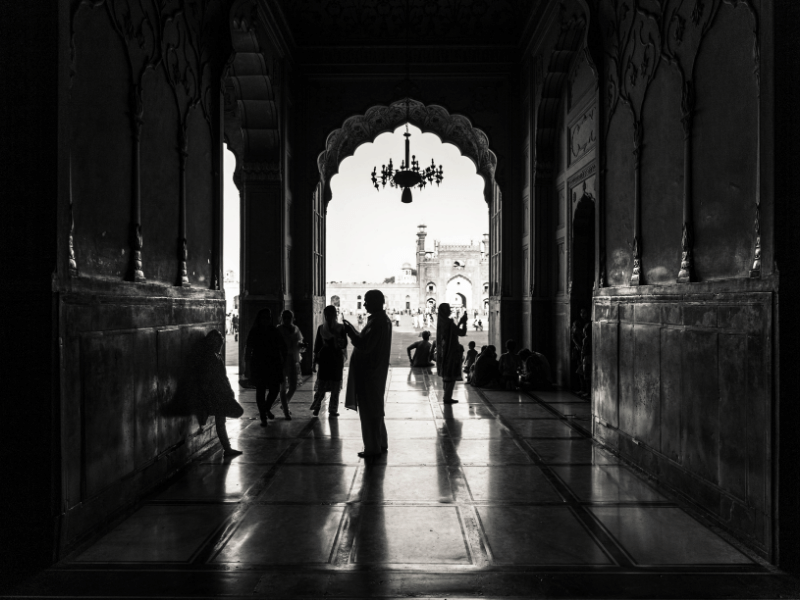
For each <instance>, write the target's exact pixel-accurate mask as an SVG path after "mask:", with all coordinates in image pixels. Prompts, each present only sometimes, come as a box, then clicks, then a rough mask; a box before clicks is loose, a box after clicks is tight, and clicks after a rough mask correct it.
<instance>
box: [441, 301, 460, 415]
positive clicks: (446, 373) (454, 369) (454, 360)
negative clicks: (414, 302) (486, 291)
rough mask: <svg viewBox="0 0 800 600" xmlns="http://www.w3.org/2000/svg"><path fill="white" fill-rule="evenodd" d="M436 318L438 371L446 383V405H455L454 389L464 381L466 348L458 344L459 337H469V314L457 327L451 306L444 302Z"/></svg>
mask: <svg viewBox="0 0 800 600" xmlns="http://www.w3.org/2000/svg"><path fill="white" fill-rule="evenodd" d="M438 313H439V314H438V316H437V318H436V370H437V372H438V373H439V376H440V377H441V378H442V381H443V382H444V398H443V400H444V402H445V404H455V403H456V402H458V400H453V389H454V388H455V386H456V381H462V380H463V378H462V376H461V364H462V362H463V360H464V346H462V345H461V344H460V343H459V342H458V338H459V336H465V335H467V313H464V314H463V315H462V316H461V319H459V321H458V325H456V324H455V323H454V322H453V320H452V319H451V318H450V305H449V304H448V303H447V302H442V303H441V304H440V305H439V311H438Z"/></svg>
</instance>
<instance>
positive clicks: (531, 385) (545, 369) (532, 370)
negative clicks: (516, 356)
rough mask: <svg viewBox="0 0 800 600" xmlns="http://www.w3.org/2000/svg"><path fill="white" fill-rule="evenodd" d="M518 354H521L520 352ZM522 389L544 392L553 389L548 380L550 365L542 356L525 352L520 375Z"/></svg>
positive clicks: (537, 353)
mask: <svg viewBox="0 0 800 600" xmlns="http://www.w3.org/2000/svg"><path fill="white" fill-rule="evenodd" d="M520 354H522V353H521V352H520ZM521 384H522V388H523V389H526V390H538V391H541V392H546V391H549V390H552V389H553V383H552V381H551V380H550V363H549V362H548V360H547V358H545V355H544V354H540V353H539V352H531V351H530V350H528V351H527V354H526V356H525V364H524V367H523V375H522V381H521Z"/></svg>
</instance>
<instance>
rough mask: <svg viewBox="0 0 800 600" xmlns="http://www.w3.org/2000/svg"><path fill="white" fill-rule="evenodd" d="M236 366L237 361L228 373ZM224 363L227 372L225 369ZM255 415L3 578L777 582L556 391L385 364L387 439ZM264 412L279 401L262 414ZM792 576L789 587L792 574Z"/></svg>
mask: <svg viewBox="0 0 800 600" xmlns="http://www.w3.org/2000/svg"><path fill="white" fill-rule="evenodd" d="M233 375H234V376H235V372H234V373H233ZM234 378H235V377H234ZM311 390H312V382H306V383H305V384H304V385H303V386H302V387H301V388H300V390H299V391H298V392H297V395H296V397H295V399H294V401H293V403H292V410H293V412H294V419H293V420H292V421H285V420H283V419H282V418H281V417H280V416H279V417H278V418H276V419H275V420H274V421H270V423H269V426H268V427H267V428H262V427H260V424H259V422H258V420H256V418H255V416H256V410H255V404H254V398H253V392H251V391H242V392H241V398H240V399H241V401H242V402H243V405H244V406H245V408H246V413H245V417H244V418H243V419H241V420H238V421H229V428H230V433H231V438H232V439H233V440H234V445H235V446H237V447H238V448H240V449H242V450H243V451H244V454H243V455H241V456H239V457H236V458H233V459H224V458H223V457H222V456H221V452H220V450H218V449H216V448H215V449H213V451H211V452H209V453H207V454H206V455H205V456H203V457H202V458H200V459H199V460H197V461H196V462H195V463H194V464H192V465H191V466H190V467H189V468H188V469H187V470H186V471H185V472H184V473H183V474H182V475H181V476H180V477H179V478H177V479H176V480H175V481H174V482H172V483H171V484H170V485H168V486H166V487H165V488H164V489H162V490H160V491H159V492H158V493H157V494H155V495H153V496H152V497H151V498H149V500H148V501H147V502H145V503H144V504H143V505H142V506H141V507H140V508H139V509H138V510H137V511H136V512H134V513H133V514H132V515H131V516H130V517H129V518H128V519H127V520H125V521H123V522H122V523H121V524H119V525H118V526H117V527H116V528H114V529H113V530H111V531H110V532H109V533H107V534H106V535H105V536H104V537H102V538H101V539H99V540H98V541H96V542H95V543H94V544H93V545H91V546H89V547H88V548H85V549H84V550H83V551H81V552H79V553H77V554H76V555H74V556H71V557H70V558H69V559H68V560H65V561H63V562H62V563H61V564H59V565H57V566H56V567H55V568H53V569H50V570H49V571H47V572H45V573H44V574H42V575H41V576H39V577H38V578H36V579H34V580H32V581H31V582H29V583H28V584H27V585H25V586H23V588H21V589H20V594H22V595H36V594H41V595H51V596H76V595H88V596H95V597H113V596H129V597H130V596H142V597H154V596H170V597H171V596H179V597H187V596H192V597H211V596H217V595H229V596H234V597H236V596H249V597H252V596H253V595H264V596H269V597H310V598H320V597H323V596H326V597H327V596H333V597H370V596H381V597H408V596H414V595H437V596H442V597H453V596H464V597H470V596H478V595H480V596H482V597H492V596H524V597H534V596H549V597H620V596H636V597H640V596H645V595H646V596H648V597H712V596H716V597H723V596H724V597H740V596H741V597H777V595H778V594H781V593H783V594H791V593H792V592H787V591H786V590H787V589H795V588H794V587H793V586H794V585H795V582H794V580H793V579H791V578H789V577H787V576H786V575H783V574H781V573H779V572H776V571H774V570H771V569H769V568H767V567H766V566H764V564H763V563H761V562H759V561H757V560H755V559H753V558H752V557H750V556H748V555H747V554H745V553H743V552H742V551H741V550H739V549H737V547H735V546H734V545H733V544H732V543H730V542H729V541H726V540H725V539H724V538H723V537H722V536H721V535H719V534H718V533H715V532H714V531H712V530H711V529H709V528H707V527H705V526H704V525H702V524H701V523H699V522H698V521H696V520H695V519H693V518H692V517H691V516H689V515H688V514H687V513H686V512H684V511H683V510H682V509H681V508H679V507H678V506H677V505H676V504H675V503H674V502H673V501H671V500H670V499H669V498H666V497H664V496H663V495H662V494H661V493H659V491H657V490H656V489H654V488H653V487H651V486H650V485H649V484H648V483H647V482H646V481H644V480H643V479H641V478H640V477H639V476H638V475H637V474H635V473H634V472H633V471H631V470H629V469H628V468H627V467H626V466H624V465H622V464H620V463H619V461H618V459H617V458H616V457H615V456H614V455H613V454H611V453H610V452H608V451H606V450H604V449H603V448H602V447H600V446H598V445H596V444H594V443H593V442H592V441H591V439H590V438H589V437H588V435H587V432H588V431H589V418H590V417H589V405H588V404H587V403H584V402H581V401H578V400H577V399H576V398H575V397H574V396H571V395H568V394H541V395H540V397H539V398H535V397H532V396H530V395H527V394H521V393H511V392H500V391H479V390H475V389H473V388H471V387H469V386H467V385H464V384H462V383H459V384H458V385H457V392H456V395H455V397H456V398H457V399H458V400H459V402H458V403H457V404H454V405H445V404H442V402H441V397H442V394H441V382H440V380H439V379H438V378H437V377H436V376H435V373H433V372H423V371H421V370H414V371H412V370H410V369H409V368H393V369H392V371H391V376H390V383H389V385H388V390H387V394H386V417H387V421H386V423H387V429H388V431H389V439H390V447H389V453H388V454H387V455H385V456H384V457H381V458H380V459H379V460H377V461H375V462H370V463H368V464H365V462H364V461H363V460H361V459H359V458H358V456H357V455H356V453H357V452H358V451H359V450H360V449H361V441H360V429H359V423H358V416H357V415H356V414H355V413H353V412H351V411H346V410H344V409H342V414H341V416H340V417H339V418H338V419H329V418H328V417H327V414H326V413H325V412H323V413H321V414H320V417H319V418H314V417H313V416H312V415H311V414H310V412H309V410H308V406H309V405H310V403H311V395H312V391H311ZM278 414H280V413H278ZM795 591H796V590H795Z"/></svg>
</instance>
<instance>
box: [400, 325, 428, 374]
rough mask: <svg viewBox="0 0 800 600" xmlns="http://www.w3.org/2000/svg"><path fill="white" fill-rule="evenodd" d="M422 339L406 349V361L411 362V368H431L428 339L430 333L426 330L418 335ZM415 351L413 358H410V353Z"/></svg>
mask: <svg viewBox="0 0 800 600" xmlns="http://www.w3.org/2000/svg"><path fill="white" fill-rule="evenodd" d="M420 337H421V338H422V340H421V341H419V342H414V343H413V344H411V345H410V346H409V347H408V348H406V352H407V353H408V360H409V362H411V366H412V367H431V366H433V361H432V360H431V358H432V354H433V352H432V348H433V346H432V345H431V343H430V341H428V340H430V338H431V332H430V331H428V330H427V329H426V330H425V331H423V332H422V333H421V334H420ZM412 350H415V352H414V357H413V358H412V357H411V351H412Z"/></svg>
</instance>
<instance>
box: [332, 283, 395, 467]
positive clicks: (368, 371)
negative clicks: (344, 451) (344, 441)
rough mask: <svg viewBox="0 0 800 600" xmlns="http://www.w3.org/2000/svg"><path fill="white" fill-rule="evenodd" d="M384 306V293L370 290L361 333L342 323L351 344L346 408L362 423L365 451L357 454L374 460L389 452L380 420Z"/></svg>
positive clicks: (386, 325)
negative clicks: (379, 455) (365, 320)
mask: <svg viewBox="0 0 800 600" xmlns="http://www.w3.org/2000/svg"><path fill="white" fill-rule="evenodd" d="M384 303H385V299H384V296H383V292H381V291H380V290H370V291H368V292H367V293H366V294H365V295H364V308H365V309H366V311H367V312H368V313H369V314H370V317H369V319H368V320H367V324H366V325H365V326H364V329H363V330H362V331H361V332H360V333H359V332H358V331H356V329H355V328H354V327H353V325H352V324H351V323H350V322H349V321H345V322H344V327H345V332H346V333H347V336H348V337H349V338H350V341H351V342H352V343H353V354H352V356H351V357H350V375H349V377H348V378H347V396H346V398H345V406H346V407H347V408H349V409H352V410H357V411H358V417H359V419H360V420H361V437H362V439H363V440H364V451H363V452H359V453H358V455H359V456H361V457H367V456H376V455H378V454H381V453H382V452H386V451H387V450H388V448H389V443H388V440H387V436H386V424H385V423H384V421H383V417H384V397H385V395H386V378H387V377H388V376H389V357H390V356H391V351H392V322H391V320H390V319H389V316H388V315H387V314H386V311H385V310H384V309H383V305H384Z"/></svg>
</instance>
